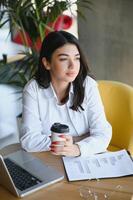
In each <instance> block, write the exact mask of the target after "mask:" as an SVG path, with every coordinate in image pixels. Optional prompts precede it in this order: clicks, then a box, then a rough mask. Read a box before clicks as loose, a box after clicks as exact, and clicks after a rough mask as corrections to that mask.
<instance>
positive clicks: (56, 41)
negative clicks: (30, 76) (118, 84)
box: [35, 31, 91, 111]
mask: <svg viewBox="0 0 133 200" xmlns="http://www.w3.org/2000/svg"><path fill="white" fill-rule="evenodd" d="M68 43H70V44H74V45H76V47H77V49H78V51H79V54H80V71H79V74H78V76H77V77H76V79H75V80H74V81H73V88H74V97H73V105H72V106H71V109H72V110H75V111H77V110H79V108H81V109H82V110H84V109H83V107H82V106H81V104H82V102H83V100H84V93H85V89H84V87H83V82H84V80H85V78H86V76H87V75H89V74H90V70H89V67H88V64H87V62H86V59H85V56H84V55H83V52H82V50H81V48H80V45H79V42H78V40H77V38H76V37H75V36H74V35H72V34H70V33H68V32H65V31H54V32H51V33H49V34H48V35H47V36H46V37H45V38H44V40H43V43H42V47H41V51H40V58H39V64H38V70H37V72H36V74H35V79H36V81H37V83H38V84H39V86H41V87H43V88H48V87H49V85H50V82H51V77H50V72H49V70H47V69H46V68H45V67H44V64H43V63H42V58H43V57H45V58H46V59H47V61H49V62H50V61H51V57H52V54H53V52H54V51H55V50H56V49H58V48H60V47H62V46H63V45H65V44H68ZM90 76H91V75H90Z"/></svg>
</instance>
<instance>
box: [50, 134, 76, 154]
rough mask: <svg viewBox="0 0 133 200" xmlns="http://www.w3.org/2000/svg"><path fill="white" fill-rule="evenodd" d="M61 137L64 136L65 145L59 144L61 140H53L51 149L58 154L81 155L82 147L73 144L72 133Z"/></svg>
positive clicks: (62, 136)
mask: <svg viewBox="0 0 133 200" xmlns="http://www.w3.org/2000/svg"><path fill="white" fill-rule="evenodd" d="M60 137H61V138H64V139H65V141H64V146H60V148H59V146H58V145H60V142H59V141H56V142H52V144H51V151H52V152H53V153H55V154H57V155H63V156H79V155H80V149H79V146H78V145H77V144H73V138H72V136H71V135H61V136H60Z"/></svg>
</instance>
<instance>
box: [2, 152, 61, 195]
mask: <svg viewBox="0 0 133 200" xmlns="http://www.w3.org/2000/svg"><path fill="white" fill-rule="evenodd" d="M63 178H64V175H63V174H62V173H61V172H59V171H57V170H56V169H54V168H53V167H51V166H49V165H47V164H45V163H44V162H42V161H41V160H39V159H38V158H36V157H34V156H32V155H31V154H30V153H28V152H25V151H23V150H20V151H16V152H14V153H12V154H9V155H7V156H6V157H2V156H1V155H0V184H1V185H3V186H4V187H5V188H7V189H8V190H9V191H10V192H12V193H13V194H14V195H15V196H17V197H24V196H26V195H28V194H30V193H33V192H35V191H37V190H39V189H41V188H43V187H46V186H48V185H51V184H53V183H56V182H57V181H60V180H62V179H63Z"/></svg>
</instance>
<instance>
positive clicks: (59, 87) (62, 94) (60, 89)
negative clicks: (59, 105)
mask: <svg viewBox="0 0 133 200" xmlns="http://www.w3.org/2000/svg"><path fill="white" fill-rule="evenodd" d="M52 86H53V88H54V90H55V93H56V95H57V97H58V100H59V102H62V100H63V99H65V98H66V97H67V96H68V89H69V86H70V84H69V83H66V82H64V84H63V83H62V82H61V83H55V82H53V81H52Z"/></svg>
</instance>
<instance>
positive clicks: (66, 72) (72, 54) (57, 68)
mask: <svg viewBox="0 0 133 200" xmlns="http://www.w3.org/2000/svg"><path fill="white" fill-rule="evenodd" d="M43 63H44V65H45V67H46V69H47V70H49V71H50V75H51V81H52V82H56V83H57V82H67V83H70V82H72V81H74V80H75V78H76V77H77V75H78V73H79V70H80V54H79V51H78V49H77V47H76V45H74V44H65V45H64V46H62V47H60V48H58V49H56V50H55V51H54V53H53V55H52V58H51V61H50V62H48V61H47V60H46V59H45V58H43Z"/></svg>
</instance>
